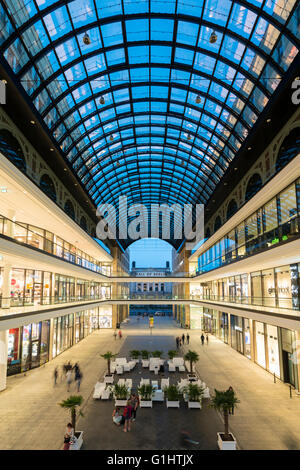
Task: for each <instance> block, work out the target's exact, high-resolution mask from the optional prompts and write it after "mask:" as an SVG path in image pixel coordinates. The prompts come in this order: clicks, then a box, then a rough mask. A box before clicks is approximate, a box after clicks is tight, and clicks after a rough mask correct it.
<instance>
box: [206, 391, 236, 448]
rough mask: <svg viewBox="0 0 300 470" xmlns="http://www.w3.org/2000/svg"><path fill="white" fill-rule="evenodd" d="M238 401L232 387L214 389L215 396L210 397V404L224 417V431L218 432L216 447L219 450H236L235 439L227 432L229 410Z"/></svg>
mask: <svg viewBox="0 0 300 470" xmlns="http://www.w3.org/2000/svg"><path fill="white" fill-rule="evenodd" d="M237 403H239V400H238V399H237V397H236V396H235V393H234V391H233V390H232V389H228V390H225V391H219V390H216V389H215V396H214V397H213V398H212V401H211V406H212V407H213V408H214V409H215V410H218V411H219V412H221V413H222V414H223V417H224V433H222V432H218V433H217V438H218V447H219V449H220V450H236V439H235V437H234V435H233V434H232V433H231V432H229V423H228V418H229V412H230V411H232V410H233V409H234V408H235V406H236V405H237Z"/></svg>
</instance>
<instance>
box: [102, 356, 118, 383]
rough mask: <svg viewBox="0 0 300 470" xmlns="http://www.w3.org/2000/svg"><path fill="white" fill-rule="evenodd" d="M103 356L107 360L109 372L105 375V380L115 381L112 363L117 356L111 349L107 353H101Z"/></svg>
mask: <svg viewBox="0 0 300 470" xmlns="http://www.w3.org/2000/svg"><path fill="white" fill-rule="evenodd" d="M101 357H103V359H105V360H106V361H107V374H105V376H104V382H105V383H107V384H112V383H114V375H113V374H112V373H111V370H110V364H111V361H112V359H114V358H115V357H116V354H113V353H112V352H111V351H107V352H106V353H105V354H101Z"/></svg>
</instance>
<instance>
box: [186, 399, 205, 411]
mask: <svg viewBox="0 0 300 470" xmlns="http://www.w3.org/2000/svg"><path fill="white" fill-rule="evenodd" d="M188 407H189V408H198V409H199V410H201V408H202V406H201V403H200V401H188Z"/></svg>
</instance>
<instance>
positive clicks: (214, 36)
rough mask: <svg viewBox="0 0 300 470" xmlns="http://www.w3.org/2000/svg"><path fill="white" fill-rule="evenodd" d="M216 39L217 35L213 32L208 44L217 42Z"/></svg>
mask: <svg viewBox="0 0 300 470" xmlns="http://www.w3.org/2000/svg"><path fill="white" fill-rule="evenodd" d="M217 39H218V36H217V33H216V32H215V31H213V32H212V33H211V35H210V38H209V42H210V43H211V44H214V43H215V42H216V41H217Z"/></svg>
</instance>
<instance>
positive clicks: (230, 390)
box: [227, 385, 234, 415]
mask: <svg viewBox="0 0 300 470" xmlns="http://www.w3.org/2000/svg"><path fill="white" fill-rule="evenodd" d="M227 392H232V394H234V391H233V388H232V386H231V385H230V387H229V388H228V390H227ZM229 414H231V415H233V414H234V406H233V407H232V408H231V410H229Z"/></svg>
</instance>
